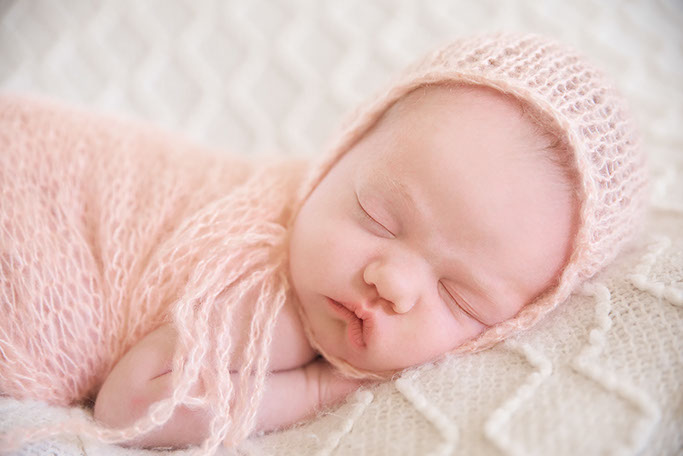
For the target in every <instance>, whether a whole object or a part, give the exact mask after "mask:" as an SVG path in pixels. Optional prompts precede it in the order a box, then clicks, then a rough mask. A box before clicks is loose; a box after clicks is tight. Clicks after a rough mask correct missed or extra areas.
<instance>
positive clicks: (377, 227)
mask: <svg viewBox="0 0 683 456" xmlns="http://www.w3.org/2000/svg"><path fill="white" fill-rule="evenodd" d="M356 213H357V214H358V216H359V219H360V221H361V223H362V224H363V226H364V227H366V228H368V229H369V230H370V231H371V232H373V234H376V235H378V236H381V237H387V238H394V237H395V235H394V233H392V232H391V230H389V229H388V228H387V227H386V226H385V225H386V224H387V223H386V222H381V221H380V217H379V216H378V215H375V216H373V215H371V212H370V211H369V210H368V209H366V208H365V207H364V206H363V203H361V201H360V198H359V197H358V195H356Z"/></svg>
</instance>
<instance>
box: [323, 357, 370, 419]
mask: <svg viewBox="0 0 683 456" xmlns="http://www.w3.org/2000/svg"><path fill="white" fill-rule="evenodd" d="M313 364H314V365H315V364H317V366H315V367H314V368H317V369H318V370H319V372H318V375H319V382H318V408H319V409H322V408H325V407H329V406H332V405H335V404H336V403H339V402H341V401H342V400H343V399H344V398H345V397H346V396H348V395H349V394H350V393H352V392H354V391H356V390H357V389H358V388H360V387H361V386H365V385H370V384H372V383H373V382H371V381H369V380H357V379H352V378H347V377H343V376H341V375H340V374H339V372H338V371H336V370H335V369H334V368H333V367H332V365H331V364H330V363H328V362H326V361H324V360H318V361H316V362H315V363H313Z"/></svg>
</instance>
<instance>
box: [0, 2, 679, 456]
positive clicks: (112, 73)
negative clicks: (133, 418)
mask: <svg viewBox="0 0 683 456" xmlns="http://www.w3.org/2000/svg"><path fill="white" fill-rule="evenodd" d="M0 14H1V15H2V19H1V20H0V88H1V89H19V90H24V91H32V92H43V93H48V94H52V95H54V96H57V97H59V98H62V99H68V100H71V101H75V102H80V103H82V104H85V105H87V106H89V107H91V108H92V109H97V110H100V111H108V112H117V113H124V114H127V115H131V116H137V117H142V118H146V119H148V120H151V121H154V122H156V123H158V124H161V125H162V126H165V127H166V128H168V129H171V130H173V131H175V132H181V133H184V134H186V135H187V136H189V137H191V138H194V139H195V140H196V141H200V142H204V143H210V144H213V145H219V146H222V147H223V148H226V149H230V150H232V151H235V150H239V151H244V153H247V154H259V153H263V152H271V151H273V150H282V151H283V153H292V152H304V153H307V154H313V153H315V151H317V150H320V147H321V145H322V144H323V143H324V139H325V138H326V137H327V135H328V133H329V132H331V130H332V129H333V126H334V125H335V124H336V122H337V121H338V120H339V115H340V114H341V113H342V112H344V111H345V110H347V109H348V108H350V107H351V106H353V104H354V103H355V102H356V101H358V100H359V99H361V98H362V97H363V96H365V95H367V94H369V93H371V92H372V90H373V89H375V88H376V87H378V86H379V85H380V84H381V82H382V81H385V80H386V79H387V78H388V77H389V76H390V75H391V74H392V73H393V72H395V71H396V70H397V69H399V68H400V67H402V66H403V65H404V64H405V63H407V62H410V61H411V60H412V59H414V58H415V57H416V56H418V55H420V54H421V53H422V52H423V51H425V50H427V49H429V48H431V47H433V46H435V45H436V44H437V43H440V42H443V41H444V40H446V39H448V37H451V36H456V35H462V34H467V33H471V32H474V31H485V30H486V31H488V30H498V29H508V30H527V31H535V32H539V33H543V34H547V35H551V36H555V37H557V38H558V39H560V40H562V41H565V42H567V43H569V44H573V45H574V46H576V47H578V48H579V49H581V50H582V51H584V52H585V53H586V54H588V55H589V56H590V57H593V59H594V61H596V62H597V63H598V64H599V65H601V66H602V67H603V68H605V70H606V71H607V72H608V73H610V74H611V75H612V76H613V77H614V78H615V79H616V82H617V85H618V86H619V87H621V89H622V90H623V92H624V93H625V94H626V96H627V98H629V100H630V101H631V104H632V106H633V110H634V112H635V115H636V117H637V118H638V119H639V120H640V122H641V126H642V130H643V136H644V147H646V148H647V150H648V152H649V153H650V157H651V160H650V163H651V173H652V178H653V181H652V205H651V210H650V216H649V220H648V225H647V228H646V231H645V232H644V233H643V234H642V236H640V237H639V238H638V239H637V241H636V242H635V243H634V245H632V246H631V248H630V249H629V250H627V251H625V252H624V253H623V254H622V255H621V256H620V257H619V258H618V259H617V261H616V262H615V263H614V264H612V265H611V266H610V267H609V268H608V269H607V270H605V271H604V272H603V273H601V274H600V275H598V276H597V277H595V278H594V279H593V280H592V281H591V282H590V283H588V284H586V286H584V287H583V288H582V289H581V290H579V292H577V293H576V294H575V295H574V296H573V297H572V298H571V299H570V300H569V301H568V302H567V303H565V304H564V305H563V306H562V307H561V308H560V309H558V310H557V311H556V312H554V313H553V314H552V315H551V316H550V317H549V318H547V319H546V320H544V321H543V322H542V323H541V324H540V325H539V326H537V327H536V328H534V329H533V330H532V331H530V332H528V333H526V334H523V335H521V336H518V337H516V338H515V339H512V340H509V341H507V342H505V343H503V344H501V345H499V346H497V347H495V348H493V349H491V350H489V351H486V352H483V353H479V354H476V355H469V356H463V357H459V358H452V359H448V360H446V361H445V362H443V363H441V364H439V365H437V366H424V367H421V368H419V369H415V370H412V371H409V372H406V373H404V374H403V375H401V376H400V377H399V378H397V379H395V380H394V381H390V382H387V383H384V384H381V385H378V386H376V387H373V388H371V389H368V390H364V391H360V392H358V393H356V394H354V395H352V396H351V397H350V398H349V399H348V400H347V401H346V402H345V403H344V404H343V405H341V406H339V407H337V408H335V409H334V410H331V411H329V412H328V413H326V414H324V415H322V416H321V417H319V418H317V419H315V420H312V421H309V422H307V423H304V424H302V425H300V426H298V427H296V428H294V429H290V430H286V431H282V432H279V433H274V434H270V435H266V436H260V437H255V438H252V439H251V440H249V441H248V442H246V443H245V444H244V445H243V446H242V447H241V448H240V449H239V454H249V455H251V454H253V455H260V454H277V455H279V454H296V455H322V454H335V455H346V454H354V455H355V454H368V455H383V454H390V455H418V454H419V455H422V454H434V455H440V454H444V455H446V454H466V455H480V454H481V455H549V454H552V455H594V454H596V455H597V454H600V455H602V454H619V455H636V454H638V455H653V456H659V455H676V454H681V453H683V309H682V306H683V150H682V149H683V128H681V123H682V122H683V55H682V51H681V49H683V33H682V32H681V31H680V27H681V24H683V6H682V5H681V3H680V2H678V1H677V0H668V1H666V0H658V1H650V0H642V1H631V2H616V1H614V2H613V1H602V2H598V1H596V2H591V1H587V0H582V1H572V2H564V1H560V0H557V1H549V2H530V1H529V2H498V1H494V0H488V1H477V2H470V1H466V0H462V1H447V0H438V1H436V0H433V1H428V2H422V1H419V0H403V1H396V2H390V1H360V0H358V1H343V0H339V1H328V2H318V1H315V0H300V1H295V0H277V1H275V0H271V1H265V0H261V1H243V2H239V1H232V2H219V1H205V2H202V1H191V0H187V1H176V2H165V1H154V2H152V1H149V2H137V1H130V2H128V1H121V2H106V3H105V2H101V3H99V4H91V3H90V2H87V1H85V0H83V1H81V0H78V1H77V0H74V1H70V2H68V3H60V2H50V1H48V0H24V1H5V2H2V3H0ZM81 413H87V412H85V411H82V410H79V409H58V408H51V407H47V406H45V405H44V404H41V403H36V402H18V401H14V400H11V399H0V433H1V432H3V431H4V430H6V429H8V428H9V427H13V426H16V425H17V424H21V423H26V424H31V425H32V426H33V425H36V424H38V425H40V424H41V423H50V422H53V421H56V420H63V419H64V418H65V417H67V416H69V415H71V414H81ZM224 453H225V454H226V455H227V454H230V453H231V452H230V451H228V450H226V451H225V452H224ZM20 454H25V455H43V454H51V455H52V454H54V455H57V456H65V455H88V456H94V455H109V454H111V455H122V456H138V455H142V454H148V452H145V451H139V450H138V451H136V450H125V449H122V448H120V447H117V446H108V445H103V444H100V443H98V442H95V441H90V440H87V439H84V438H81V437H78V436H70V437H63V438H55V439H51V440H47V441H42V442H36V443H33V444H31V445H29V446H27V447H25V448H24V449H22V450H21V452H20ZM149 454H157V453H149ZM177 454H183V452H177Z"/></svg>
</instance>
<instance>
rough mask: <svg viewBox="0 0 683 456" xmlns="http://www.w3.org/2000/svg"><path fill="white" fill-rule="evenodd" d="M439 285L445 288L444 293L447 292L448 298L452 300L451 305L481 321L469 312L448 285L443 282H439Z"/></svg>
mask: <svg viewBox="0 0 683 456" xmlns="http://www.w3.org/2000/svg"><path fill="white" fill-rule="evenodd" d="M439 286H441V287H442V288H443V290H444V293H446V296H447V298H446V299H449V300H450V301H451V307H454V308H455V309H456V310H458V311H460V312H462V313H464V314H465V315H467V317H469V318H472V319H474V320H477V321H479V320H478V319H477V318H475V317H474V316H473V315H472V314H471V313H469V312H468V311H467V310H465V308H464V307H463V306H461V305H460V303H459V301H458V300H457V299H456V298H455V297H454V296H453V294H452V293H451V292H450V291H449V290H448V287H446V285H444V284H443V283H442V282H439Z"/></svg>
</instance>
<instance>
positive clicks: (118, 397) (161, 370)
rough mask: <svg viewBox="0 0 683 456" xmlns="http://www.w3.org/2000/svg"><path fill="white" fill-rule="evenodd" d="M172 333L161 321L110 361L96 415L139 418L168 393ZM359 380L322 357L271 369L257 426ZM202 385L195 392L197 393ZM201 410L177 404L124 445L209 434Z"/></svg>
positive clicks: (290, 419)
mask: <svg viewBox="0 0 683 456" xmlns="http://www.w3.org/2000/svg"><path fill="white" fill-rule="evenodd" d="M175 340H176V333H175V330H174V329H173V327H172V326H170V325H164V326H162V327H160V328H158V329H157V330H155V331H153V332H151V333H150V334H149V335H147V336H146V337H145V338H143V339H142V340H141V341H140V342H139V343H138V344H136V345H135V346H134V347H133V348H132V349H131V350H130V351H129V352H128V353H126V355H125V356H124V357H123V358H121V360H120V361H119V363H118V364H117V365H116V366H115V367H114V369H113V370H112V372H111V373H110V374H109V377H107V379H106V380H105V382H104V384H103V385H102V388H101V389H100V392H99V394H98V396H97V400H96V402H95V410H94V415H95V419H96V420H98V421H99V422H101V423H103V424H105V425H108V426H111V427H125V426H128V425H131V424H132V423H133V422H135V420H136V419H138V418H140V417H141V416H143V415H144V413H145V412H146V411H147V409H148V408H149V406H150V405H151V404H153V403H154V402H156V401H158V400H161V399H163V398H165V397H168V396H169V395H170V394H171V388H172V384H171V380H172V379H171V372H170V371H171V364H172V359H173V352H174V347H175ZM358 386H360V382H359V381H358V380H351V379H346V378H342V377H339V376H337V375H335V374H334V372H333V369H332V367H331V366H330V365H329V364H328V363H327V362H325V361H323V360H316V361H314V362H311V363H308V364H306V365H305V366H301V367H298V368H295V369H291V370H287V371H282V372H276V373H274V374H271V375H270V376H269V377H268V379H267V381H266V387H265V391H264V396H263V400H262V401H261V406H260V409H259V411H258V414H257V424H256V431H271V430H275V429H280V428H283V427H286V426H289V425H291V424H294V423H296V422H298V421H301V420H302V419H304V418H307V417H309V416H312V415H314V414H315V412H316V411H317V410H318V409H320V408H322V407H325V406H329V405H332V404H334V403H336V402H339V401H340V400H342V399H343V398H344V397H345V396H346V395H347V394H349V393H350V392H352V391H354V390H355V389H357V388H358ZM200 388H201V386H198V387H196V388H195V391H193V394H200V393H201V391H200ZM207 415H208V414H207V413H206V411H204V410H197V409H194V410H193V409H189V408H187V407H180V408H178V409H177V410H176V411H175V413H174V414H173V416H172V417H171V419H170V420H169V421H168V422H167V423H166V424H165V425H164V426H162V427H161V428H157V429H156V430H154V431H152V432H150V433H148V434H146V435H144V436H142V437H140V438H138V439H136V440H135V441H133V442H128V443H127V445H135V446H143V447H153V446H186V445H191V444H198V443H200V442H201V441H202V440H203V439H204V438H205V437H206V436H207V434H208V416H207Z"/></svg>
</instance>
